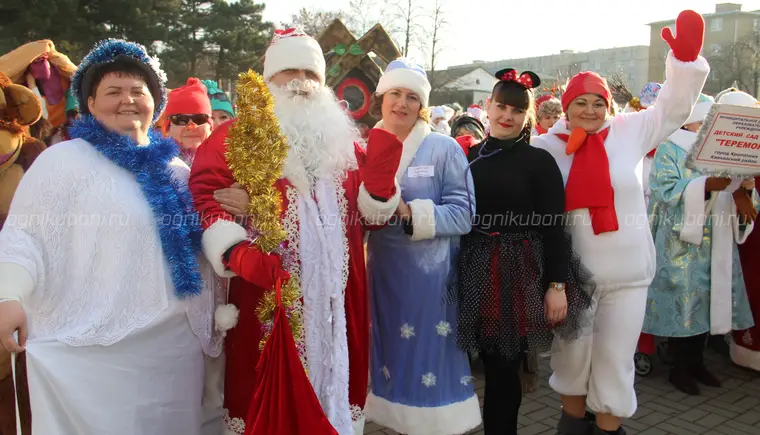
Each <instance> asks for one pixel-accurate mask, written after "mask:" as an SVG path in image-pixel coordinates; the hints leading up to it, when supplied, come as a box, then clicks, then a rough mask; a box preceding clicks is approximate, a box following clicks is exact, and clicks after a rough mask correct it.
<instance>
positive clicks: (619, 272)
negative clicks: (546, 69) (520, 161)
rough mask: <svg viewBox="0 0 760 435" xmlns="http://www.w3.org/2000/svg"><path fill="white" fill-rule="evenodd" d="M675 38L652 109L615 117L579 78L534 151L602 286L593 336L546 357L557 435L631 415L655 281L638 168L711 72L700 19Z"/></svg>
mask: <svg viewBox="0 0 760 435" xmlns="http://www.w3.org/2000/svg"><path fill="white" fill-rule="evenodd" d="M675 30H676V35H675V36H673V33H672V32H671V30H670V29H669V28H667V27H666V28H663V30H662V37H663V39H664V40H665V41H666V42H667V43H668V45H670V48H671V52H670V53H669V54H668V57H667V61H666V68H665V71H666V74H665V75H666V80H665V83H664V84H663V85H662V89H661V90H660V93H659V96H658V98H657V104H655V105H654V106H653V107H650V108H649V109H647V110H644V111H641V112H635V113H620V114H618V115H617V116H614V117H612V116H610V114H609V107H610V104H611V102H612V97H611V93H610V88H609V86H608V85H607V81H606V80H604V79H603V78H602V77H600V76H599V75H598V74H595V73H592V72H582V73H579V74H577V75H576V76H574V77H573V78H572V79H571V80H570V82H569V83H568V86H567V89H566V90H565V93H564V94H563V95H562V106H563V108H564V111H565V113H566V118H565V119H561V120H560V121H559V122H557V123H556V124H555V125H554V126H553V127H552V128H551V129H550V130H549V133H547V134H545V135H542V136H539V137H535V138H534V139H533V142H532V144H533V146H536V147H538V148H542V149H545V150H547V151H549V152H550V153H551V154H552V156H553V157H554V158H555V160H556V162H557V165H558V166H559V168H560V171H561V172H562V176H563V177H564V181H565V211H567V212H569V215H568V221H567V231H568V232H569V233H570V234H571V235H572V238H573V247H574V249H575V251H577V252H578V254H580V256H581V259H582V260H583V264H584V265H586V266H587V267H588V268H589V269H590V270H591V273H592V274H593V279H594V281H595V282H596V284H597V285H598V287H597V291H596V292H595V293H594V295H593V304H592V309H591V316H592V317H593V322H592V324H591V325H590V326H589V332H590V333H589V334H582V336H581V337H580V338H579V339H578V340H575V341H573V342H569V343H567V342H563V341H562V340H561V339H558V344H559V345H560V347H561V351H560V352H557V353H554V354H552V362H551V366H552V369H553V370H554V374H553V375H552V377H551V379H550V380H549V384H550V385H551V387H552V388H553V389H554V390H555V391H557V392H558V393H560V395H561V399H562V416H561V418H560V422H559V432H560V433H561V434H563V435H581V434H587V433H589V431H594V433H596V434H624V433H625V431H624V430H623V429H622V427H621V426H620V420H621V418H628V417H630V416H631V415H633V413H634V412H635V411H636V392H635V391H634V388H633V383H634V377H635V371H634V364H633V355H634V353H635V351H636V344H637V342H638V339H639V334H640V333H641V328H642V324H643V322H644V313H645V311H646V304H647V289H648V287H649V284H650V283H651V282H652V278H653V277H654V273H655V247H654V243H653V242H652V233H651V232H650V229H649V220H648V217H647V210H646V207H645V205H644V192H643V189H642V183H641V169H639V168H640V165H639V163H640V162H641V160H642V158H644V156H645V155H646V154H647V153H648V152H649V151H650V150H652V149H653V148H655V147H656V146H657V145H658V144H660V143H662V142H663V141H664V140H665V139H666V138H667V137H668V136H670V135H671V134H672V133H673V132H675V131H676V130H678V129H679V128H681V126H682V125H683V124H684V122H685V121H686V120H687V119H688V118H689V115H690V114H691V111H692V108H693V107H694V104H695V103H696V101H697V99H698V98H699V95H700V92H701V91H702V86H704V84H705V79H706V78H707V75H708V74H709V71H710V66H709V65H708V64H707V61H706V60H705V59H704V58H702V57H700V56H699V52H700V50H701V49H702V45H703V42H704V31H705V22H704V20H703V19H702V16H700V15H699V14H698V13H696V12H694V11H683V12H681V13H680V14H679V15H678V18H677V20H676V28H675ZM591 332H593V333H591ZM587 406H588V407H589V408H590V409H591V410H592V411H594V412H595V413H596V424H595V425H594V426H592V425H591V424H590V422H588V421H587V420H586V419H585V418H584V417H585V413H586V407H587Z"/></svg>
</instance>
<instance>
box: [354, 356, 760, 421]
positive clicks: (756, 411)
mask: <svg viewBox="0 0 760 435" xmlns="http://www.w3.org/2000/svg"><path fill="white" fill-rule="evenodd" d="M707 360H708V366H709V367H710V369H711V370H712V371H713V373H715V374H716V375H717V376H718V377H719V378H720V379H721V380H722V381H723V387H722V388H709V387H702V395H701V396H687V395H685V394H683V393H681V392H679V391H677V390H676V389H675V388H674V387H673V386H672V385H670V383H669V382H668V380H667V375H668V367H667V366H666V365H665V364H664V363H662V362H659V361H658V360H657V359H655V366H654V370H653V371H652V373H651V374H650V375H649V376H647V377H639V378H637V380H636V391H637V393H638V398H639V408H638V411H637V412H636V415H634V416H633V418H631V419H629V420H626V421H625V422H624V426H625V428H626V431H627V432H628V434H631V435H693V434H716V435H745V434H746V435H755V434H757V435H760V374H758V373H756V372H753V371H749V370H745V369H743V368H740V367H737V366H735V365H733V364H732V363H731V362H730V361H728V360H726V359H725V358H724V357H722V356H719V355H717V354H715V353H713V352H712V351H708V352H707ZM475 375H476V377H477V378H478V379H477V381H476V382H475V387H476V388H477V391H478V394H479V395H480V396H481V397H482V393H483V386H484V384H485V383H484V381H483V379H482V378H483V376H482V373H475ZM548 379H549V367H548V362H547V361H546V360H544V361H542V368H541V380H540V381H539V388H538V389H537V390H536V391H535V392H533V393H530V394H527V395H526V396H525V397H524V398H523V404H522V407H521V408H520V430H519V435H555V434H556V430H555V428H556V425H557V419H558V417H559V409H560V402H559V397H558V396H557V395H556V394H555V393H554V392H553V391H552V390H551V389H550V388H549V385H548ZM481 402H482V399H481ZM364 433H365V434H367V435H384V434H385V435H396V432H394V431H392V430H390V429H385V428H383V427H380V426H378V425H376V424H374V423H369V424H367V427H366V428H365V431H364ZM471 434H473V435H482V434H483V428H482V427H479V428H477V429H475V430H474V431H472V432H471Z"/></svg>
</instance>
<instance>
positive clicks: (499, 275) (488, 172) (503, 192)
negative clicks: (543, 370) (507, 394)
mask: <svg viewBox="0 0 760 435" xmlns="http://www.w3.org/2000/svg"><path fill="white" fill-rule="evenodd" d="M469 160H470V162H471V166H470V170H471V172H472V177H473V182H474V186H475V202H476V215H475V216H474V217H473V231H472V232H471V233H470V234H469V235H467V236H465V237H463V238H462V245H461V249H460V252H459V257H458V260H457V267H456V271H455V274H454V276H453V279H452V284H451V292H450V298H452V299H453V300H454V301H455V302H456V303H457V304H458V308H459V317H458V322H457V325H458V335H457V343H458V345H459V347H460V348H462V349H463V350H466V351H478V352H480V353H500V354H502V355H504V356H505V357H507V358H508V359H516V358H518V356H519V355H520V354H521V353H522V352H523V351H525V350H527V349H537V350H539V351H542V352H543V351H546V350H549V349H550V348H551V345H552V342H553V339H554V336H555V334H556V335H558V336H559V337H560V338H562V339H564V340H572V339H574V338H576V337H577V336H579V334H580V332H581V331H582V330H587V328H584V327H585V326H587V325H588V322H589V321H590V319H589V317H588V314H589V313H588V308H589V306H590V304H591V294H592V293H593V290H594V284H593V282H592V280H591V276H590V274H589V273H588V272H587V270H586V269H584V267H583V265H582V264H581V261H580V259H579V258H578V257H577V256H576V255H574V254H573V251H572V243H571V240H570V236H569V235H568V234H567V233H565V230H564V198H565V194H564V184H563V181H562V175H561V174H560V172H559V168H558V167H557V165H556V163H555V161H554V159H553V158H552V157H551V155H550V154H549V153H548V152H546V151H545V150H540V149H537V148H533V147H531V146H530V145H529V144H528V142H527V140H525V139H524V137H523V138H518V139H516V140H514V139H513V140H498V139H495V138H492V137H489V138H488V139H486V141H484V142H483V143H482V144H480V145H478V146H476V147H474V148H472V149H471V150H470V154H469ZM552 282H557V283H565V287H566V290H565V293H566V297H567V302H568V314H567V318H566V319H565V321H564V322H562V323H561V324H559V325H551V324H549V322H548V321H547V319H546V313H545V308H544V297H545V294H546V291H547V288H548V286H549V284H550V283H552ZM552 291H555V290H552Z"/></svg>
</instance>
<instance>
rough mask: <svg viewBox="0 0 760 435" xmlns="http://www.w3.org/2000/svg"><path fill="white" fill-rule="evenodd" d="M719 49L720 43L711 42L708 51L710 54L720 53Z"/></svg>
mask: <svg viewBox="0 0 760 435" xmlns="http://www.w3.org/2000/svg"><path fill="white" fill-rule="evenodd" d="M720 49H721V47H720V44H711V45H710V53H711V54H715V53H720Z"/></svg>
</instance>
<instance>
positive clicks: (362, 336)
mask: <svg viewBox="0 0 760 435" xmlns="http://www.w3.org/2000/svg"><path fill="white" fill-rule="evenodd" d="M231 125H232V122H229V123H226V124H223V125H221V126H219V127H218V128H216V129H215V130H214V131H213V133H212V134H211V136H210V137H209V138H208V139H207V140H206V142H204V143H203V144H202V145H201V146H200V147H199V148H198V152H197V154H196V157H195V161H194V163H193V167H192V171H191V175H190V181H189V187H190V191H191V192H192V194H193V198H194V200H195V205H196V209H197V210H198V212H199V214H200V215H201V219H202V226H203V229H204V234H203V248H204V253H205V254H206V256H207V257H208V259H209V261H210V262H211V263H212V264H213V265H214V268H215V270H216V272H217V273H218V274H220V275H221V276H224V277H229V278H230V279H231V281H230V287H229V303H231V304H234V305H235V306H236V307H237V308H238V310H239V312H240V314H239V319H238V323H237V325H236V326H235V327H234V328H232V329H231V330H229V331H228V332H227V337H226V340H225V353H226V372H225V386H224V402H225V410H226V413H227V414H228V415H225V421H226V423H227V427H228V432H227V433H233V434H235V433H236V434H243V433H244V430H245V427H244V426H245V419H246V416H247V413H248V408H249V404H250V402H251V399H252V397H253V393H254V390H255V388H256V384H255V383H256V381H255V368H256V365H257V363H258V360H259V356H260V349H259V341H260V339H261V336H262V329H261V324H260V322H259V320H258V317H257V315H256V308H257V307H258V305H259V301H260V300H261V297H262V296H263V294H264V293H265V292H266V291H268V290H269V289H263V288H260V287H257V286H255V285H253V284H251V283H249V282H247V281H244V280H243V279H242V278H239V277H236V276H235V275H234V274H233V273H232V272H230V271H228V270H226V269H225V267H224V265H223V264H222V255H223V253H224V252H225V251H226V250H227V249H229V248H230V247H232V246H234V245H236V244H237V243H239V242H241V241H243V240H246V239H247V238H248V232H247V230H246V229H245V228H243V227H242V226H241V225H239V224H237V223H235V222H234V221H233V217H232V216H231V215H230V214H229V213H227V212H226V211H224V210H223V209H222V208H221V207H220V206H219V204H218V203H217V202H216V200H214V197H213V194H214V191H216V190H218V189H222V188H227V187H229V186H231V185H232V184H233V183H234V182H235V180H234V178H233V174H232V171H231V170H230V168H229V167H228V165H227V161H226V159H225V152H226V148H227V147H226V144H225V138H226V136H227V131H228V130H229V128H230V127H231ZM360 185H361V180H360V177H359V172H358V171H356V170H354V171H349V172H347V174H346V177H345V180H344V181H343V184H342V186H343V190H344V192H345V194H344V195H345V200H346V216H345V229H346V234H345V238H346V240H347V241H348V279H347V281H346V283H347V284H346V288H345V312H346V326H347V327H346V329H347V341H348V352H349V402H350V404H351V407H352V416H353V418H354V421H355V422H358V424H359V425H362V424H363V412H362V410H363V409H364V402H365V399H366V396H367V386H368V375H369V322H370V320H369V305H368V297H367V278H366V269H365V262H364V246H363V235H364V227H363V223H362V220H361V217H360V213H359V210H358V202H357V198H358V196H359V191H360ZM276 187H277V189H278V190H279V192H280V194H281V198H282V215H281V217H282V219H283V224H284V227H285V229H286V231H288V232H289V233H290V234H289V238H291V237H298V230H299V229H298V225H297V222H296V225H288V222H286V220H287V219H289V218H288V215H289V213H288V210H289V209H291V210H292V208H291V206H293V205H294V204H291V203H290V200H289V198H288V192H291V194H292V192H293V191H295V188H294V187H293V185H292V184H291V183H290V182H289V181H288V180H287V179H280V180H278V181H277V183H276ZM296 209H297V207H296ZM290 215H291V219H292V215H293V213H290ZM295 219H296V221H297V213H296V214H295ZM291 223H292V222H291Z"/></svg>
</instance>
